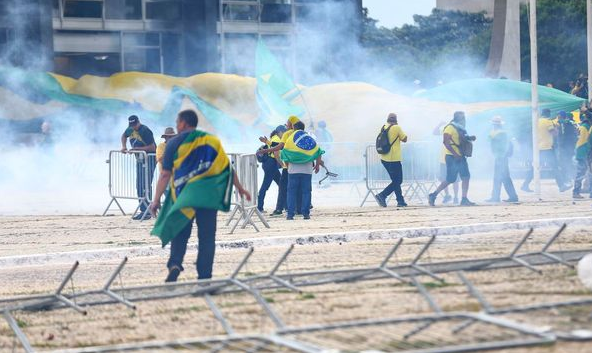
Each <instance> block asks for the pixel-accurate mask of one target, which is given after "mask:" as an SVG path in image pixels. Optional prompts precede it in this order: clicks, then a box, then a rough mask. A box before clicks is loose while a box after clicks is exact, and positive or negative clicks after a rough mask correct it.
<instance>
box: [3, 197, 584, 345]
mask: <svg viewBox="0 0 592 353" xmlns="http://www.w3.org/2000/svg"><path fill="white" fill-rule="evenodd" d="M532 201H533V200H532V199H530V200H529V199H526V198H525V202H524V203H522V204H518V205H514V204H511V205H505V204H501V205H483V206H478V207H470V208H466V207H458V206H439V207H436V208H428V207H425V206H422V205H420V206H412V207H409V208H407V209H396V208H387V209H381V208H378V207H376V206H366V207H364V208H359V207H355V206H352V205H346V204H344V205H343V206H341V207H335V206H330V205H324V204H323V203H318V204H317V206H318V207H316V208H315V209H314V211H313V220H312V221H303V220H301V219H300V220H296V221H293V222H289V221H286V220H284V219H282V218H271V219H270V224H271V226H272V227H271V228H270V229H263V230H262V232H261V233H255V232H254V231H253V230H252V229H248V228H247V229H245V230H239V231H238V232H237V233H236V234H234V235H228V234H226V233H227V230H228V228H226V227H224V226H223V221H224V219H225V217H226V215H222V214H221V215H220V216H219V224H220V230H219V233H218V240H241V239H246V238H257V237H261V238H265V237H273V236H282V235H306V234H324V233H339V232H345V231H357V230H369V229H398V228H409V227H431V226H444V225H464V224H475V223H487V222H509V221H519V220H535V219H553V218H565V217H582V216H589V215H590V214H591V211H592V210H591V208H590V201H589V200H585V201H581V202H578V203H575V204H574V203H573V202H572V201H571V200H569V197H568V196H566V195H557V196H556V197H555V200H554V201H543V202H538V203H535V202H532ZM152 225H153V221H148V222H142V223H140V222H134V221H131V220H130V219H129V218H128V217H123V216H109V217H98V216H85V215H82V216H55V215H54V216H5V217H0V257H5V256H15V255H32V254H42V253H58V252H67V251H83V250H88V251H93V250H96V249H114V248H122V247H123V248H125V247H137V246H148V245H152V246H158V245H159V240H158V239H156V238H153V237H150V236H149V235H148V234H149V230H150V229H151V226H152ZM555 231H556V228H555V227H551V228H541V229H536V231H535V232H534V234H533V235H532V236H531V238H530V239H529V240H528V242H527V243H526V244H525V246H524V248H523V252H529V251H535V250H538V249H540V248H541V247H542V246H543V245H544V243H545V242H546V241H547V240H548V239H549V237H551V236H552V234H553V233H554V232H555ZM524 233H525V232H524V231H517V230H508V231H496V232H489V233H476V234H466V235H459V236H447V237H442V238H438V239H437V240H436V241H435V243H434V244H433V245H432V246H431V247H430V249H429V251H428V252H427V253H426V254H425V255H424V256H423V257H422V262H435V261H449V260H460V259H473V258H483V257H492V256H502V255H504V254H509V252H510V251H511V250H512V248H513V247H514V244H515V243H516V242H517V241H518V240H519V239H520V238H521V236H522V235H523V234H524ZM193 239H195V238H193ZM427 240H428V239H427V238H413V239H405V240H404V241H403V246H402V247H401V248H400V249H399V251H398V252H397V255H396V256H395V257H393V258H392V260H391V262H390V264H396V263H404V262H406V261H409V260H411V259H413V257H414V256H415V255H416V254H417V253H418V252H419V250H420V249H421V247H422V246H423V244H425V242H426V241H427ZM394 243H395V241H394V240H393V241H378V240H377V241H365V242H352V243H343V244H341V243H333V244H316V245H302V246H296V248H295V249H294V251H293V253H292V254H291V255H290V257H289V258H288V260H287V261H286V262H285V263H284V265H283V266H282V267H281V268H280V271H279V273H294V272H302V271H313V270H318V269H330V268H332V269H341V268H360V267H368V266H378V265H379V264H380V262H381V261H382V259H383V258H384V257H385V256H386V254H387V253H388V252H389V250H390V248H391V247H392V246H393V245H394ZM552 249H553V250H570V249H578V250H582V249H592V237H590V227H586V226H574V227H568V229H567V230H566V231H565V232H564V233H563V234H562V236H561V237H560V238H559V241H557V242H556V243H555V244H554V245H553V247H552ZM284 251H285V247H273V246H271V247H263V248H256V249H255V252H254V254H253V256H252V257H251V259H250V260H249V262H248V264H247V265H246V266H245V268H243V270H242V271H241V276H252V275H254V274H262V273H266V272H268V271H269V270H270V269H271V268H272V267H273V265H274V264H275V262H276V261H277V260H278V259H279V258H280V256H281V255H282V253H283V252H284ZM245 252H246V250H245V249H220V250H218V252H217V254H216V261H215V267H214V276H215V277H217V278H222V277H225V276H228V275H229V274H230V273H231V272H232V271H233V269H234V268H235V267H236V266H237V264H238V263H239V262H240V260H241V259H242V257H243V256H244V254H245ZM194 259H195V250H194V249H192V250H190V251H189V252H188V254H187V257H186V259H185V264H186V266H185V267H186V271H185V272H183V273H182V275H181V277H180V280H181V281H188V280H194V279H195V270H194V268H193V261H194ZM165 262H166V258H164V257H162V256H144V257H132V258H130V260H129V263H128V264H127V265H126V267H125V269H124V271H123V272H122V276H121V278H120V279H118V280H117V281H116V282H115V284H114V287H116V288H117V287H119V286H121V285H122V284H123V285H124V286H132V285H141V284H157V283H161V282H162V281H163V279H164V277H165V276H166V269H165V268H164V264H165ZM117 263H118V261H113V260H109V261H105V260H101V259H97V260H95V261H86V262H84V263H82V264H81V266H80V268H79V269H78V270H77V271H76V274H75V276H74V278H73V283H69V284H68V287H67V289H66V291H65V292H67V293H70V292H71V291H72V290H73V289H74V290H75V291H81V290H91V289H98V288H100V287H101V285H102V284H103V283H104V282H105V281H106V280H107V278H108V277H109V274H110V273H111V271H113V269H114V268H115V267H116V266H117ZM69 267H70V265H68V264H63V265H44V266H21V267H10V268H0V283H1V284H2V285H0V298H6V297H11V296H15V295H31V294H39V293H51V292H52V291H54V290H55V288H56V287H57V286H58V284H59V283H60V281H61V279H62V278H63V276H64V275H65V273H66V272H67V271H68V269H69ZM542 269H543V270H544V271H543V274H536V273H533V272H532V271H529V270H527V269H523V268H522V269H511V270H495V271H484V272H472V273H468V274H467V277H468V278H469V279H470V280H471V281H473V282H474V283H475V284H476V286H477V287H478V289H479V290H480V291H481V292H482V293H483V295H484V297H485V298H486V299H487V300H488V301H489V303H490V304H492V305H493V306H494V307H496V308H504V307H507V306H514V305H526V304H533V303H542V302H553V301H566V300H575V299H584V298H591V297H590V292H589V290H588V289H586V288H584V287H583V286H582V285H581V284H580V282H579V280H578V278H577V274H576V272H575V270H573V269H569V268H567V267H564V266H561V265H553V266H545V267H543V268H542ZM443 277H444V279H445V282H444V283H440V282H437V281H435V280H433V279H431V278H429V277H421V278H419V279H420V281H421V282H422V283H424V285H425V286H426V287H427V288H428V290H429V291H430V293H431V294H432V296H433V298H434V299H435V301H436V302H437V303H438V305H439V306H440V307H441V308H442V310H444V311H447V312H456V311H470V312H477V311H479V310H480V309H481V308H480V305H479V303H478V302H477V301H476V300H475V299H473V298H472V297H471V296H470V295H469V293H468V291H467V289H466V287H465V286H464V285H463V284H462V283H461V282H460V280H459V279H458V277H457V276H456V275H455V274H445V275H443ZM303 290H304V292H303V293H293V292H289V291H287V290H265V291H263V293H262V294H263V296H264V297H265V300H266V301H267V302H268V303H269V304H270V305H271V306H272V308H273V309H274V310H275V311H276V312H277V313H278V315H279V316H280V318H281V319H282V320H283V321H284V323H285V324H286V326H289V327H299V326H303V325H312V324H329V323H335V322H340V321H349V320H364V319H378V318H392V317H399V316H402V315H417V314H426V313H430V312H432V309H431V308H430V306H429V305H428V304H427V303H426V301H425V299H424V298H423V297H422V296H421V295H419V294H418V291H417V290H416V289H415V288H414V287H412V286H409V285H404V284H401V283H399V282H398V281H397V280H394V279H393V280H390V279H383V280H375V281H364V282H354V283H339V284H327V285H322V286H313V287H305V288H303ZM214 301H215V302H216V304H217V305H218V306H219V307H220V309H221V311H222V313H223V314H224V316H225V317H226V318H227V319H228V321H229V323H230V324H231V326H232V327H233V328H234V330H235V331H236V332H237V333H239V334H241V333H244V334H249V333H269V332H272V331H273V330H274V329H275V326H274V324H273V322H272V321H271V320H270V319H269V318H268V317H267V316H266V315H265V314H264V312H263V310H262V309H261V306H260V305H258V304H257V302H256V301H255V299H254V298H253V297H252V296H250V295H248V294H244V293H239V294H225V295H219V296H214ZM590 312H592V305H589V306H581V307H568V308H563V309H553V310H543V311H537V312H530V313H527V314H512V315H503V316H500V317H503V318H510V319H513V320H517V321H519V322H524V323H526V324H529V325H534V326H537V327H542V326H551V327H554V328H556V329H560V330H565V331H571V330H573V329H575V328H578V329H587V330H592V322H591V321H590V319H589V317H588V315H589V313H590ZM15 317H16V318H17V320H18V323H19V325H20V326H21V327H22V329H23V331H24V332H25V333H26V334H27V336H28V337H29V339H30V341H31V343H32V344H33V345H34V346H35V348H37V349H40V350H47V349H57V348H80V347H88V346H96V345H108V344H119V343H131V342H141V341H146V340H171V339H183V338H198V337H207V336H212V335H219V334H223V333H224V331H223V328H222V326H221V325H220V324H219V323H218V321H216V320H215V318H214V316H213V315H212V313H211V311H210V310H209V309H208V307H207V304H206V302H205V301H204V299H203V298H179V299H174V300H162V301H152V302H140V303H138V308H137V310H136V311H132V310H130V309H127V308H125V307H123V306H121V305H110V306H101V307H92V308H90V309H89V313H88V315H87V316H82V315H80V314H78V313H76V312H74V311H71V310H56V311H49V312H35V313H32V312H20V311H18V312H16V313H15ZM460 323H462V321H460V322H454V323H453V324H449V325H448V326H443V327H439V326H437V327H436V326H435V327H434V328H432V329H430V330H426V331H425V332H424V333H421V334H418V335H417V336H415V337H414V339H413V340H412V342H415V344H418V345H419V346H418V347H422V344H424V345H429V344H431V343H433V342H443V341H450V342H456V343H458V342H464V341H465V340H467V341H471V339H473V340H481V339H482V340H486V339H487V337H489V336H491V335H493V336H496V335H497V336H498V337H507V338H512V337H513V336H512V334H511V333H508V332H504V331H503V330H498V329H496V328H492V327H489V326H480V325H481V324H479V325H475V327H473V328H470V329H468V330H467V331H465V334H464V335H456V336H455V335H451V334H450V329H451V325H452V326H455V325H458V324H460ZM414 328H415V326H413V325H396V326H384V327H378V328H367V329H360V330H354V331H351V332H334V333H331V334H326V335H308V336H306V335H304V336H302V337H300V336H298V335H295V336H293V337H292V338H301V339H303V340H309V341H311V342H316V343H319V344H322V343H326V342H330V343H331V345H333V346H334V347H336V348H341V349H342V350H343V351H362V350H365V349H368V348H369V346H368V345H371V344H378V346H379V347H382V348H381V349H383V350H385V351H388V350H392V351H396V350H400V349H402V348H405V347H404V346H399V345H393V343H392V342H386V341H384V342H383V341H381V340H379V339H376V340H374V341H373V340H370V339H369V338H370V337H374V338H376V337H383V338H384V340H386V338H387V337H390V339H393V340H396V341H397V342H399V343H400V342H401V337H402V335H404V334H405V333H408V332H409V331H411V330H413V329H414ZM15 346H16V351H19V348H18V345H15V341H14V337H13V334H12V332H11V331H10V329H9V327H8V325H6V323H5V322H3V321H0V351H1V352H4V351H7V352H8V351H12V349H13V347H15ZM372 348H374V346H373V347H372ZM227 351H232V349H228V350H227ZM576 351H582V352H583V351H592V344H590V343H573V342H569V343H566V342H560V343H557V344H554V345H551V346H538V347H533V348H529V349H526V348H522V349H514V350H508V352H528V353H531V352H544V353H563V352H576Z"/></svg>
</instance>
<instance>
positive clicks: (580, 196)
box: [572, 194, 584, 199]
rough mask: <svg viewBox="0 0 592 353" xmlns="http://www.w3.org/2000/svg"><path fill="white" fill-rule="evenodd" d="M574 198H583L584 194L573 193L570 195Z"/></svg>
mask: <svg viewBox="0 0 592 353" xmlns="http://www.w3.org/2000/svg"><path fill="white" fill-rule="evenodd" d="M572 197H573V198H574V199H583V198H584V196H582V195H580V194H573V196H572Z"/></svg>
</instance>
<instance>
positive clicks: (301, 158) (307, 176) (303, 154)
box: [281, 121, 324, 221]
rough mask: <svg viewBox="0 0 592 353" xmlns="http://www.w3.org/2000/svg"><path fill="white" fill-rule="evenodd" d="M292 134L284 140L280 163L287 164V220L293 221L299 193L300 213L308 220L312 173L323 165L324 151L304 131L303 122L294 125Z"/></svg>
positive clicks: (316, 171)
mask: <svg viewBox="0 0 592 353" xmlns="http://www.w3.org/2000/svg"><path fill="white" fill-rule="evenodd" d="M293 127H294V132H293V133H292V134H291V135H290V137H289V138H288V139H287V140H286V142H285V146H284V148H283V149H282V152H281V158H282V161H284V162H286V163H287V164H288V173H289V175H290V176H289V177H288V215H287V219H288V220H290V221H291V220H294V215H295V214H296V204H297V199H298V197H299V193H300V195H301V197H302V202H301V207H300V213H301V214H302V216H303V217H304V219H310V205H311V198H312V173H313V170H314V172H315V173H318V172H319V169H320V167H321V166H322V165H323V160H322V158H321V156H322V154H323V153H324V151H323V150H322V149H320V148H319V146H318V144H317V142H316V141H315V140H314V138H312V136H310V135H309V134H308V133H307V132H306V131H304V129H305V126H304V123H303V122H300V121H299V122H297V123H295V124H294V126H293Z"/></svg>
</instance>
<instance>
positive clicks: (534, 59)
mask: <svg viewBox="0 0 592 353" xmlns="http://www.w3.org/2000/svg"><path fill="white" fill-rule="evenodd" d="M587 1H588V2H589V1H591V0H587ZM530 81H531V85H532V86H531V87H532V88H531V108H532V169H533V177H534V178H533V180H534V191H535V195H536V197H537V198H538V199H539V200H540V199H541V168H540V167H541V166H540V158H539V144H538V141H539V130H538V126H539V86H538V84H539V68H538V45H537V15H536V0H530Z"/></svg>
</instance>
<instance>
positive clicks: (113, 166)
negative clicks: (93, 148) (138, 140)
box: [103, 151, 156, 219]
mask: <svg viewBox="0 0 592 353" xmlns="http://www.w3.org/2000/svg"><path fill="white" fill-rule="evenodd" d="M107 163H108V164H109V196H110V197H111V201H110V202H109V204H108V205H107V208H105V211H104V212H103V216H105V215H106V214H107V212H108V211H109V209H110V208H111V205H112V204H113V203H115V204H116V205H117V207H118V208H119V210H120V211H121V213H122V214H123V215H124V216H125V215H126V213H125V211H124V210H123V208H122V207H121V204H120V203H119V201H118V200H120V199H127V200H138V206H137V207H136V209H135V210H134V212H133V214H132V217H133V216H134V215H136V213H137V212H138V210H140V208H142V206H144V207H145V210H144V211H143V214H142V219H143V218H144V216H146V214H147V213H148V212H149V210H148V206H149V205H150V202H151V198H152V195H153V193H152V180H153V173H154V169H155V167H156V158H155V155H154V154H152V153H146V152H144V151H129V152H125V153H124V152H121V151H110V152H109V159H108V160H107Z"/></svg>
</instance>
